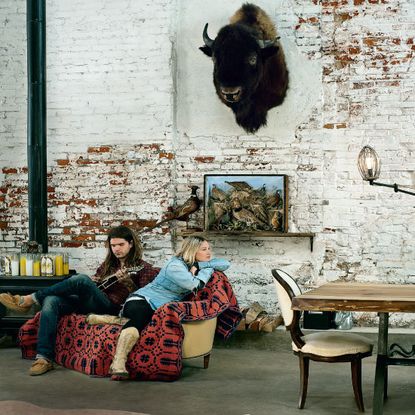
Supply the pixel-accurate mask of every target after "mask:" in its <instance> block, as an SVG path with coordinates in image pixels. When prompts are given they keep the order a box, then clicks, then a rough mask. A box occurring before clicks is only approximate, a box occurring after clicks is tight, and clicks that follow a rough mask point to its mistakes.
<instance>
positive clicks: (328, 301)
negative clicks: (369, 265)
mask: <svg viewBox="0 0 415 415" xmlns="http://www.w3.org/2000/svg"><path fill="white" fill-rule="evenodd" d="M292 309H293V310H316V311H364V312H368V311H370V312H376V313H378V314H379V331H378V333H379V334H378V351H377V358H376V373H375V386H374V395H373V414H376V415H381V414H382V413H383V403H384V400H385V399H386V397H387V384H388V365H405V366H414V365H415V360H414V359H406V358H392V357H391V356H390V353H389V350H388V323H389V313H414V312H415V286H414V285H394V284H360V283H340V282H335V283H329V284H325V285H322V286H321V287H319V288H316V289H314V290H311V291H308V292H307V293H305V294H301V295H299V296H297V297H294V298H293V301H292Z"/></svg>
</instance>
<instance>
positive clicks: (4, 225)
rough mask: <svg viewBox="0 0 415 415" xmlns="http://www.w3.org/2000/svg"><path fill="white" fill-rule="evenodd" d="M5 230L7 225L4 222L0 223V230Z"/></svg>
mask: <svg viewBox="0 0 415 415" xmlns="http://www.w3.org/2000/svg"><path fill="white" fill-rule="evenodd" d="M7 228H8V223H7V222H4V221H0V229H7Z"/></svg>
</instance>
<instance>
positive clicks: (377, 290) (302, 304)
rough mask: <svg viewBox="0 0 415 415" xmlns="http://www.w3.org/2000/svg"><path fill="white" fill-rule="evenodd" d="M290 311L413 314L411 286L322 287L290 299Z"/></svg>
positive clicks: (339, 284)
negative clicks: (291, 300)
mask: <svg viewBox="0 0 415 415" xmlns="http://www.w3.org/2000/svg"><path fill="white" fill-rule="evenodd" d="M292 309H293V310H315V311H317V310H318V311H340V310H343V311H372V312H403V313H413V312H415V285H397V284H362V283H349V282H334V283H328V284H324V285H322V286H321V287H318V288H315V289H313V290H311V291H308V292H306V293H304V294H301V295H299V296H297V297H294V298H293V302H292Z"/></svg>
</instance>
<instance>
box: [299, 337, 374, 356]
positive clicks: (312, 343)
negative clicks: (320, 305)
mask: <svg viewBox="0 0 415 415" xmlns="http://www.w3.org/2000/svg"><path fill="white" fill-rule="evenodd" d="M303 340H304V342H305V345H304V346H303V347H302V348H301V349H299V348H298V347H297V346H296V345H295V344H294V343H292V348H293V350H294V351H295V352H298V351H301V352H302V353H311V354H315V355H318V356H324V357H336V356H342V355H346V354H355V353H367V352H370V351H371V350H372V349H373V345H372V343H371V342H370V340H368V339H366V338H365V337H363V336H360V335H358V334H353V333H347V334H346V333H339V332H335V331H329V332H325V333H321V332H319V333H312V334H307V335H306V336H304V337H303Z"/></svg>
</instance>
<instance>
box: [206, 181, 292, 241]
mask: <svg viewBox="0 0 415 415" xmlns="http://www.w3.org/2000/svg"><path fill="white" fill-rule="evenodd" d="M204 178H205V183H204V184H205V186H204V191H205V194H204V204H205V206H204V208H205V217H204V222H205V231H223V232H226V231H228V232H238V231H239V232H253V233H255V232H263V231H273V232H287V229H288V218H287V216H288V215H287V211H288V195H287V176H286V175H285V174H261V175H251V174H227V175H218V174H206V175H205V176H204Z"/></svg>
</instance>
